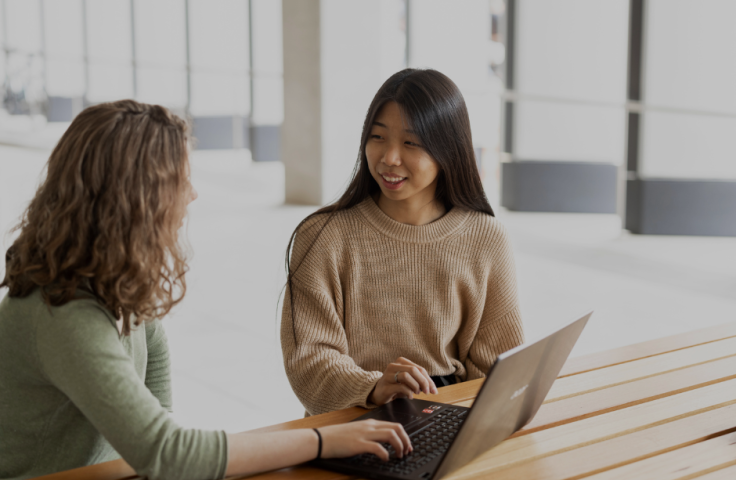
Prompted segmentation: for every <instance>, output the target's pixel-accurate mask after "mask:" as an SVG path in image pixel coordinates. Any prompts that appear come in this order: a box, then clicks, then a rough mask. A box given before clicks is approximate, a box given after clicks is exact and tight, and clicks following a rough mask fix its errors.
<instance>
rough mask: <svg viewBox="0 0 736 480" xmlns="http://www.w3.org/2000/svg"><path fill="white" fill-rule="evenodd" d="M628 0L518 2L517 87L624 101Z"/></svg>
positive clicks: (548, 93)
mask: <svg viewBox="0 0 736 480" xmlns="http://www.w3.org/2000/svg"><path fill="white" fill-rule="evenodd" d="M628 3H629V0H598V1H595V2H591V1H590V0H555V1H549V0H524V1H520V2H517V5H518V9H517V24H516V27H517V30H516V38H517V46H516V48H517V50H516V58H517V63H516V70H515V78H516V85H515V89H516V90H518V91H519V92H521V93H526V94H534V95H544V96H549V97H556V98H570V99H579V100H591V101H605V102H624V101H625V99H626V70H627V63H626V59H627V45H628Z"/></svg>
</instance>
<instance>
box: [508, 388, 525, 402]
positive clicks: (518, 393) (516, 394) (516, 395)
mask: <svg viewBox="0 0 736 480" xmlns="http://www.w3.org/2000/svg"><path fill="white" fill-rule="evenodd" d="M528 386H529V385H524V386H523V387H521V388H520V389H518V390H517V391H515V392H514V394H513V395H511V398H510V399H509V400H513V399H515V398H516V397H518V396H519V395H521V394H522V393H524V390H526V387H528Z"/></svg>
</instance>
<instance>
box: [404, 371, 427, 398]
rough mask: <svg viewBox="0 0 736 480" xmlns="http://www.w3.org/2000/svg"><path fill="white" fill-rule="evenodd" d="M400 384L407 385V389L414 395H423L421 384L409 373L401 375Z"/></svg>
mask: <svg viewBox="0 0 736 480" xmlns="http://www.w3.org/2000/svg"><path fill="white" fill-rule="evenodd" d="M399 383H401V384H402V385H405V386H406V387H409V389H410V390H411V391H412V392H414V393H417V394H418V393H422V387H421V385H419V383H418V382H417V381H416V380H415V379H414V377H413V376H412V375H411V374H410V373H409V372H401V373H399Z"/></svg>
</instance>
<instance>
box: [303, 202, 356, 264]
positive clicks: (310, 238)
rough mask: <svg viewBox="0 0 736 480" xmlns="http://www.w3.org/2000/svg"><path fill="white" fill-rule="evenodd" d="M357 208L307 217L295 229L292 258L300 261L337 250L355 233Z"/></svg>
mask: <svg viewBox="0 0 736 480" xmlns="http://www.w3.org/2000/svg"><path fill="white" fill-rule="evenodd" d="M356 209H357V206H356V207H352V208H349V209H345V210H338V211H336V212H329V213H318V214H316V215H312V216H310V217H307V219H306V220H304V221H303V223H302V224H301V225H299V227H297V229H296V232H295V236H294V244H293V251H292V258H294V259H301V258H303V257H304V256H305V254H306V253H307V252H309V255H310V256H311V255H312V254H318V255H320V254H321V255H329V254H331V252H332V253H334V252H335V251H336V250H339V248H340V245H342V244H343V242H344V241H345V240H346V239H347V238H348V237H350V235H351V234H352V233H354V232H355V228H356V223H357V222H358V221H359V218H358V213H357V210H356Z"/></svg>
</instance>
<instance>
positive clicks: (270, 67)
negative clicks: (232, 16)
mask: <svg viewBox="0 0 736 480" xmlns="http://www.w3.org/2000/svg"><path fill="white" fill-rule="evenodd" d="M251 5H252V13H253V21H252V22H251V24H252V25H253V32H252V37H253V113H252V116H253V117H252V120H253V123H255V124H258V125H278V124H280V123H281V122H282V121H283V118H284V91H283V89H284V80H283V71H284V65H283V64H284V60H283V40H282V25H281V2H279V1H272V0H252V3H251Z"/></svg>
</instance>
